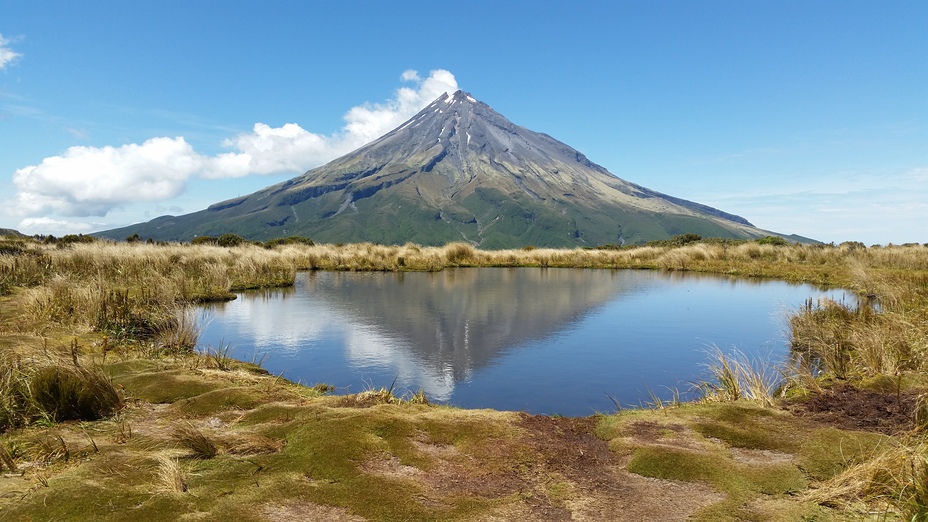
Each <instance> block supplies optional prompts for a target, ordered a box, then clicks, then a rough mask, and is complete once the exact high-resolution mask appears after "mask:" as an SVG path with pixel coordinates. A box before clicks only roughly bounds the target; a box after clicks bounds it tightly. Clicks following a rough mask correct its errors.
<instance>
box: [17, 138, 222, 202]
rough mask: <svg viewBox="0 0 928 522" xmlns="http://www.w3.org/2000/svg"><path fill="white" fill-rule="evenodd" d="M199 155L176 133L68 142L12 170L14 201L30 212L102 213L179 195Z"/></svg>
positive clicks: (198, 162) (195, 168)
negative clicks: (120, 141)
mask: <svg viewBox="0 0 928 522" xmlns="http://www.w3.org/2000/svg"><path fill="white" fill-rule="evenodd" d="M204 160H205V158H203V157H202V156H200V155H198V154H197V153H196V152H194V150H193V147H191V146H190V144H188V143H187V142H186V141H184V138H180V137H178V138H152V139H150V140H148V141H146V142H145V143H142V144H141V145H137V144H134V143H133V144H130V145H123V146H121V147H103V148H96V147H71V148H69V149H68V150H67V151H65V153H64V154H62V155H61V156H53V157H50V158H45V159H44V160H43V161H42V163H40V164H39V165H35V166H30V167H24V168H21V169H19V170H17V171H16V172H15V173H14V174H13V183H14V184H15V185H16V187H17V188H18V189H19V193H18V194H17V195H16V203H17V206H18V208H19V209H20V211H21V212H23V213H25V214H27V215H32V216H35V215H41V214H47V213H49V212H54V213H57V214H60V215H63V216H82V217H83V216H104V215H106V213H107V212H109V211H110V210H112V209H113V208H114V207H118V206H120V205H123V204H125V203H129V202H132V201H162V200H165V199H170V198H173V197H176V196H178V195H180V194H181V193H182V192H183V190H184V187H185V185H186V182H187V179H188V178H189V177H190V176H191V175H193V174H194V173H196V172H198V171H199V170H201V169H202V166H203V162H204Z"/></svg>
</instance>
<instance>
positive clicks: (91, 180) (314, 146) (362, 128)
mask: <svg viewBox="0 0 928 522" xmlns="http://www.w3.org/2000/svg"><path fill="white" fill-rule="evenodd" d="M5 45H6V40H3V39H2V37H0V64H2V65H5V64H7V63H9V62H10V61H12V60H14V59H15V58H17V57H18V56H20V55H19V54H17V53H14V52H13V51H12V50H10V49H9V48H8V47H6V46H5ZM400 79H401V80H402V81H403V82H404V83H412V84H413V85H414V86H413V87H410V86H403V87H400V88H399V89H397V90H396V91H395V93H394V95H393V97H392V98H390V99H389V100H388V101H386V102H383V103H373V104H371V103H368V104H364V105H359V106H356V107H352V108H351V109H349V110H348V111H347V112H346V113H345V115H344V117H343V118H344V120H345V124H344V126H343V127H342V128H341V129H340V130H338V131H336V132H335V133H333V134H330V135H323V134H317V133H313V132H310V131H308V130H306V129H303V128H302V127H300V126H299V125H298V124H296V123H287V124H285V125H282V126H280V127H271V126H269V125H266V124H264V123H260V122H259V123H255V125H254V127H253V129H252V130H251V132H247V133H241V134H239V135H237V136H234V137H231V138H227V139H225V140H224V141H223V143H222V145H223V146H224V147H226V148H229V149H232V150H231V151H230V152H223V153H220V154H216V155H214V156H208V155H203V154H200V153H198V152H197V151H196V150H194V148H193V146H191V145H190V144H189V143H188V142H187V141H186V140H185V139H184V137H183V136H176V137H173V138H171V137H153V138H151V139H148V140H146V141H144V142H143V143H141V144H136V143H131V144H127V145H121V146H118V147H113V146H105V147H85V146H74V147H70V148H68V149H67V150H66V151H65V152H64V153H62V154H61V155H58V156H52V157H48V158H45V159H44V160H42V162H41V163H39V164H38V165H31V166H27V167H23V168H21V169H17V170H16V172H15V173H14V174H13V183H14V185H15V186H16V189H17V194H16V195H15V197H14V198H13V203H12V205H8V208H12V209H14V210H13V212H15V213H16V214H17V215H18V216H17V217H19V218H21V221H20V227H21V230H23V231H27V232H29V231H32V230H36V229H42V228H49V227H54V228H56V229H58V230H70V231H73V232H78V231H84V232H86V231H90V229H91V225H90V224H87V223H69V222H68V221H67V220H63V219H54V218H51V217H49V216H50V215H56V216H60V217H64V218H67V217H82V218H83V217H89V216H99V217H102V216H106V215H107V214H108V213H109V212H110V211H112V210H113V209H115V208H119V207H122V206H124V205H129V204H132V203H138V202H158V201H167V200H169V199H172V198H175V197H177V196H179V195H180V194H182V193H183V192H184V191H185V190H186V187H187V182H188V181H189V180H190V179H191V178H195V177H198V178H203V179H222V178H240V177H243V176H249V175H271V174H282V173H294V174H297V173H302V172H305V171H306V170H309V169H311V168H313V167H316V166H319V165H322V164H323V163H325V162H327V161H330V160H332V159H335V158H337V157H339V156H341V155H343V154H346V153H348V152H351V151H352V150H354V149H357V148H358V147H360V146H362V145H364V144H366V143H368V142H370V141H372V140H374V139H376V138H378V137H380V136H381V135H383V134H385V133H386V132H388V131H390V130H392V129H393V128H395V127H398V126H399V125H400V124H402V123H403V122H404V121H406V120H407V119H409V118H411V117H412V116H414V115H415V114H416V113H417V112H419V111H420V110H422V108H423V107H425V106H426V105H428V104H429V103H431V102H432V101H434V100H435V99H436V98H438V97H439V96H441V95H442V94H443V93H446V92H448V93H451V92H454V91H456V90H457V89H458V86H457V81H456V80H455V77H454V75H453V74H452V73H451V72H449V71H446V70H443V69H436V70H433V71H431V72H430V73H429V75H428V76H427V77H426V78H422V77H420V76H419V74H418V72H417V71H414V70H407V71H404V72H403V73H402V75H401V77H400Z"/></svg>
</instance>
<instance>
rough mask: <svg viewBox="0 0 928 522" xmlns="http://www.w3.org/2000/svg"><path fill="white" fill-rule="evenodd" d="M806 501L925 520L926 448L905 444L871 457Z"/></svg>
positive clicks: (927, 496)
mask: <svg viewBox="0 0 928 522" xmlns="http://www.w3.org/2000/svg"><path fill="white" fill-rule="evenodd" d="M807 498H808V499H810V500H813V501H815V502H818V503H822V504H831V505H838V506H842V507H844V508H845V509H850V510H853V511H858V512H871V513H880V514H881V516H884V517H889V516H896V517H898V518H900V519H902V520H926V519H928V447H926V442H925V441H924V440H913V441H906V442H903V443H901V444H896V445H893V446H892V447H890V448H887V449H885V450H884V451H882V452H879V453H876V454H874V455H873V456H872V457H871V458H869V459H866V460H864V461H862V462H860V463H858V464H856V465H853V466H851V467H849V468H848V469H846V470H844V471H843V472H842V473H840V474H838V475H837V476H835V477H834V478H833V479H831V480H829V481H827V482H826V483H825V484H824V487H822V488H819V489H814V490H811V491H810V492H809V493H808V494H807Z"/></svg>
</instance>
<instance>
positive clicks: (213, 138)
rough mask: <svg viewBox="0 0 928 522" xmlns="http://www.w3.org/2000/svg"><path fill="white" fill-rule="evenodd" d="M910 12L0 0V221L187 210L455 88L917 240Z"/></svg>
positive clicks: (653, 182)
mask: <svg viewBox="0 0 928 522" xmlns="http://www.w3.org/2000/svg"><path fill="white" fill-rule="evenodd" d="M926 24H928V2H924V1H921V0H918V1H915V0H913V1H909V2H894V1H887V2H872V1H867V2H857V1H851V0H849V1H840V2H839V1H815V0H803V1H788V0H787V1H776V2H774V1H769V2H763V1H756V2H744V1H741V0H738V1H734V0H732V1H722V0H714V1H702V2H694V1H689V0H687V1H645V0H640V1H610V2H605V1H602V2H589V1H586V2H584V1H578V2H548V1H534V2H506V3H499V2H489V1H475V2H456V3H448V4H436V3H433V2H424V1H423V2H418V1H416V2H412V1H407V2H383V1H345V2H325V3H323V2H283V1H280V2H275V1H267V2H240V1H228V0H227V1H222V2H218V1H216V2H213V1H205V0H204V1H197V2H190V1H186V0H185V1H179V0H162V1H147V0H136V1H132V2H115V1H106V2H102V1H84V2H64V1H62V2H45V1H29V2H26V1H13V0H0V228H15V229H18V230H20V231H22V232H25V233H29V234H34V233H51V234H55V235H62V234H65V233H78V232H82V233H87V232H92V231H96V230H103V229H107V228H114V227H118V226H123V225H127V224H130V223H133V222H138V221H145V220H148V219H151V218H154V217H157V216H159V215H163V214H181V213H187V212H193V211H196V210H200V209H202V208H205V207H206V206H207V205H209V204H211V203H215V202H217V201H221V200H224V199H228V198H231V197H235V196H238V195H244V194H248V193H251V192H254V191H255V190H258V189H260V188H263V187H265V186H268V185H271V184H273V183H277V182H279V181H282V180H285V179H288V178H290V177H293V176H295V175H298V174H301V173H302V172H304V171H306V170H308V169H310V168H312V167H315V166H318V165H320V164H322V163H324V162H326V161H328V160H331V159H334V158H335V157H337V156H338V155H340V154H342V153H345V152H348V151H350V150H352V149H353V148H356V147H357V146H360V145H361V144H363V143H364V142H365V141H367V140H370V139H373V138H376V137H377V136H378V135H380V134H382V133H384V132H387V131H389V130H390V129H391V128H392V127H394V126H396V125H398V124H400V123H402V121H404V120H405V119H407V118H408V117H410V116H412V114H414V113H415V112H416V111H417V110H418V109H419V108H421V107H424V106H425V105H426V104H428V103H429V102H430V101H432V99H434V98H435V97H437V96H438V95H439V94H440V93H441V92H443V90H446V89H455V88H461V89H463V90H466V91H468V92H470V93H472V94H473V95H474V96H475V97H476V98H477V99H479V100H481V101H483V102H485V103H487V104H489V105H490V106H491V107H493V108H494V109H496V110H497V111H499V112H500V113H502V114H503V115H504V116H506V117H507V118H509V119H510V120H512V121H513V122H514V123H516V124H518V125H522V126H524V127H527V128H529V129H532V130H535V131H539V132H545V133H547V134H550V135H552V136H554V137H555V138H557V139H559V140H561V141H563V142H565V143H567V144H568V145H570V146H572V147H574V148H576V149H578V150H580V151H582V152H583V153H584V154H586V155H587V156H588V157H589V158H590V159H591V160H593V161H594V162H596V163H599V164H600V165H602V166H604V167H606V168H607V169H609V171H611V172H612V173H613V174H615V175H617V176H619V177H621V178H624V179H626V180H629V181H632V182H634V183H638V184H641V185H644V186H646V187H648V188H651V189H654V190H658V191H661V192H665V193H667V194H670V195H673V196H677V197H682V198H686V199H690V200H693V201H697V202H700V203H704V204H708V205H711V206H715V207H717V208H720V209H722V210H725V211H727V212H732V213H735V214H739V215H742V216H744V217H745V218H747V219H748V220H750V221H751V222H752V223H754V224H755V225H757V226H759V227H761V228H764V229H768V230H774V231H777V232H781V233H787V234H789V233H795V234H800V235H803V236H807V237H812V238H815V239H819V240H822V241H826V242H831V241H834V242H841V241H847V240H851V241H863V242H864V243H867V244H877V243H880V244H887V243H897V244H898V243H904V242H920V243H925V242H928V30H926Z"/></svg>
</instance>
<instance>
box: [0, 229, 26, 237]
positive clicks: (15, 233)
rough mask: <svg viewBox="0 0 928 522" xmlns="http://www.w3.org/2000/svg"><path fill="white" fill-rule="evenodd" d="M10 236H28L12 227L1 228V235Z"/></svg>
mask: <svg viewBox="0 0 928 522" xmlns="http://www.w3.org/2000/svg"><path fill="white" fill-rule="evenodd" d="M4 236H10V237H26V236H25V235H23V234H21V233H20V232H19V231H18V230H13V229H12V228H0V237H4Z"/></svg>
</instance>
